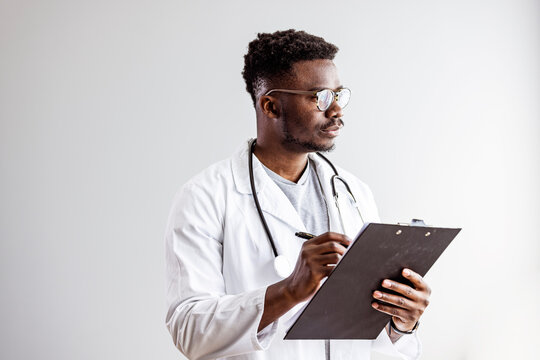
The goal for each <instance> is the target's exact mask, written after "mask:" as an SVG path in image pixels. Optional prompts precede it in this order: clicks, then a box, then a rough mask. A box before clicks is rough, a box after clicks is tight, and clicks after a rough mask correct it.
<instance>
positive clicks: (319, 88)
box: [308, 85, 343, 91]
mask: <svg viewBox="0 0 540 360" xmlns="http://www.w3.org/2000/svg"><path fill="white" fill-rule="evenodd" d="M324 89H330V90H341V89H343V85H339V86H338V87H337V88H335V89H332V88H329V87H326V86H316V87H313V88H311V89H309V90H308V91H319V90H324Z"/></svg>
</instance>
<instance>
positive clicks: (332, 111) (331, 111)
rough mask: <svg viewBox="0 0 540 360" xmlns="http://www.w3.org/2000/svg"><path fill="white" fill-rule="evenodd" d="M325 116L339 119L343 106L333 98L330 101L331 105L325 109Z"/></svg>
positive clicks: (341, 115)
mask: <svg viewBox="0 0 540 360" xmlns="http://www.w3.org/2000/svg"><path fill="white" fill-rule="evenodd" d="M326 117H327V118H333V119H339V118H342V117H343V108H342V107H341V106H339V105H338V103H337V101H336V100H335V99H334V101H333V102H332V105H330V107H329V108H328V109H326Z"/></svg>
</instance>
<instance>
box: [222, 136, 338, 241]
mask: <svg viewBox="0 0 540 360" xmlns="http://www.w3.org/2000/svg"><path fill="white" fill-rule="evenodd" d="M251 140H252V139H250V140H248V141H247V142H245V143H244V144H242V146H241V147H240V148H239V149H238V151H237V152H236V154H235V155H234V156H233V158H232V173H233V178H234V183H235V186H236V190H237V191H238V192H240V193H241V194H246V195H251V184H250V181H249V168H248V159H249V144H250V142H251ZM308 156H309V158H310V159H311V160H312V161H313V164H314V165H315V170H316V171H317V175H318V176H319V179H320V181H321V185H322V188H323V193H324V197H325V200H326V204H327V206H328V217H329V219H330V231H335V232H342V229H341V225H340V222H339V214H338V212H337V209H336V206H335V202H334V198H333V197H332V188H331V185H330V178H331V177H332V175H334V172H333V170H332V169H331V167H330V165H328V164H327V163H326V161H324V160H323V159H321V157H320V156H318V155H317V154H315V153H311V154H309V155H308ZM253 177H254V180H255V185H256V191H257V196H258V197H259V203H260V205H261V209H262V210H263V212H265V213H268V214H271V215H272V216H274V217H276V218H277V219H279V220H281V221H283V222H285V223H287V224H289V225H291V226H292V227H294V228H295V229H298V231H306V229H305V225H304V224H303V222H302V220H301V219H300V216H299V215H298V213H297V212H296V209H295V208H294V207H293V206H292V204H291V202H290V201H289V199H288V198H287V196H286V195H285V194H284V193H283V192H282V191H281V189H279V187H278V186H277V185H276V184H275V183H274V181H273V180H272V179H271V178H270V177H269V176H268V174H267V173H266V171H265V170H264V168H263V167H262V164H261V162H260V161H259V160H258V159H257V158H256V157H253ZM253 206H255V204H253Z"/></svg>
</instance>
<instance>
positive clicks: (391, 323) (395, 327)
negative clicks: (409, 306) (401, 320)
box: [390, 318, 420, 335]
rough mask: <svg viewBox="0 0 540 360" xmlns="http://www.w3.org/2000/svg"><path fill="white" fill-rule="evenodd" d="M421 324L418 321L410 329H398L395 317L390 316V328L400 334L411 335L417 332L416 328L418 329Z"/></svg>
mask: <svg viewBox="0 0 540 360" xmlns="http://www.w3.org/2000/svg"><path fill="white" fill-rule="evenodd" d="M419 325H420V322H419V321H417V322H416V323H415V324H414V326H413V327H412V328H411V329H408V330H400V329H398V327H397V326H396V323H394V319H393V318H390V329H391V330H392V331H393V332H395V333H396V334H399V335H411V334H414V333H415V332H416V329H418V326H419Z"/></svg>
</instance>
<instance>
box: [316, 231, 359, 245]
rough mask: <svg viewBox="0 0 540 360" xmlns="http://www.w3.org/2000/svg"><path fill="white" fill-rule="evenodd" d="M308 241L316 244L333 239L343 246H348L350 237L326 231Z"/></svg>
mask: <svg viewBox="0 0 540 360" xmlns="http://www.w3.org/2000/svg"><path fill="white" fill-rule="evenodd" d="M309 241H311V242H313V244H317V245H319V244H324V243H326V242H329V241H335V242H338V243H341V244H342V245H344V246H349V245H350V244H351V239H350V238H349V237H348V236H347V235H344V234H339V233H335V232H326V233H324V234H322V235H319V236H317V237H314V238H313V239H311V240H309Z"/></svg>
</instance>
